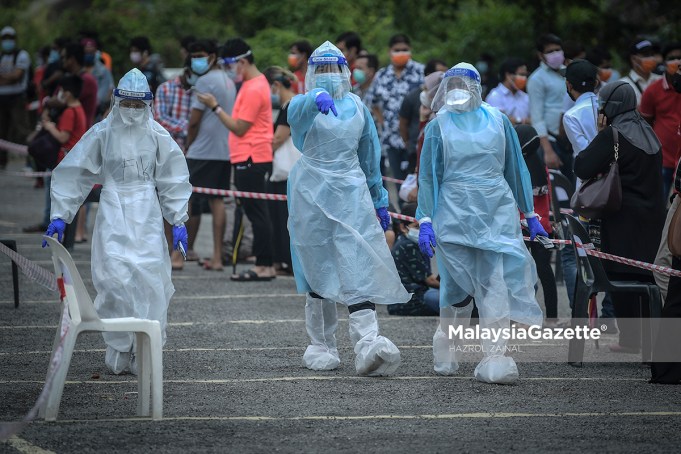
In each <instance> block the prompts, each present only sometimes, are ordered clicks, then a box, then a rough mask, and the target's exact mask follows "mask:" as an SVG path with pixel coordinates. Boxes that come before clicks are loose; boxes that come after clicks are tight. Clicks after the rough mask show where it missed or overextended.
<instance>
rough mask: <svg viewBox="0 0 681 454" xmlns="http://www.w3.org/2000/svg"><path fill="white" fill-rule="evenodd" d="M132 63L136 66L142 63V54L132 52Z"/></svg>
mask: <svg viewBox="0 0 681 454" xmlns="http://www.w3.org/2000/svg"><path fill="white" fill-rule="evenodd" d="M130 61H131V62H133V63H134V64H135V65H136V64H137V63H139V62H141V61H142V52H130Z"/></svg>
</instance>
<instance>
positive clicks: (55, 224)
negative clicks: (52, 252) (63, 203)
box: [43, 219, 66, 247]
mask: <svg viewBox="0 0 681 454" xmlns="http://www.w3.org/2000/svg"><path fill="white" fill-rule="evenodd" d="M64 229H66V222H64V220H63V219H54V220H52V222H50V225H48V226H47V231H46V232H45V236H53V235H54V234H55V233H56V234H57V241H59V242H60V243H61V240H62V238H63V237H64ZM45 246H47V241H45V240H43V247H45Z"/></svg>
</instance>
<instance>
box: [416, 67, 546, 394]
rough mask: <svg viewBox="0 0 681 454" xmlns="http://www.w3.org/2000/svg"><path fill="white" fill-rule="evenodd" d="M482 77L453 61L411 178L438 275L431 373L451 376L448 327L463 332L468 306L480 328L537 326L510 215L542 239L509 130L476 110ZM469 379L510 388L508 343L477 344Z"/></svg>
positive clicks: (530, 270) (491, 112)
mask: <svg viewBox="0 0 681 454" xmlns="http://www.w3.org/2000/svg"><path fill="white" fill-rule="evenodd" d="M481 92H482V88H481V85H480V74H479V73H478V71H477V70H476V69H475V67H473V66H472V65H470V64H468V63H459V64H458V65H456V66H454V67H453V68H451V69H450V70H448V71H447V72H446V73H445V75H444V78H443V80H442V82H441V83H440V87H439V88H438V91H437V93H436V94H435V97H434V98H433V103H432V109H433V111H434V112H437V117H436V120H435V121H431V122H430V123H428V126H426V130H425V141H424V144H423V150H422V152H421V162H420V166H419V168H420V172H419V194H418V209H417V211H416V217H417V219H418V220H419V225H420V229H419V247H420V248H421V251H422V252H423V254H425V255H427V256H429V257H432V256H433V252H435V255H436V259H437V264H438V270H439V272H440V279H441V281H440V324H439V326H438V328H437V330H436V332H435V336H434V337H433V355H434V368H435V371H436V372H437V373H439V374H442V375H450V374H453V373H455V372H456V371H457V369H458V367H459V364H458V361H459V359H460V358H459V354H460V352H461V351H462V349H461V341H460V340H458V338H457V337H456V336H452V339H450V338H449V334H450V333H449V327H450V325H451V326H453V327H454V328H456V327H459V326H461V327H462V328H463V329H465V328H468V325H469V321H470V316H471V311H472V310H473V304H472V303H471V298H470V297H471V296H472V297H473V298H475V304H476V305H477V307H478V311H479V315H480V328H492V329H501V328H509V327H510V321H511V320H513V321H516V322H519V323H523V324H526V325H541V323H542V319H543V316H542V311H541V308H540V307H539V305H538V304H537V300H536V299H535V295H534V285H535V283H536V281H537V272H536V268H535V264H534V261H533V259H532V256H531V255H530V254H529V252H528V250H527V247H526V246H525V245H524V244H523V237H522V234H521V229H520V223H519V221H518V209H520V211H522V212H523V213H524V214H525V217H526V218H527V222H528V227H529V230H530V234H531V238H532V239H534V238H535V237H536V236H537V235H543V236H547V234H546V232H545V231H544V229H543V228H542V227H541V224H540V223H539V220H538V219H537V217H536V215H535V213H534V206H533V200H532V184H531V181H530V175H529V172H528V170H527V167H526V165H525V161H524V159H523V155H522V152H521V149H520V144H519V143H518V137H517V135H516V132H515V130H514V129H513V126H512V125H511V122H510V121H509V120H508V118H507V117H506V116H505V115H504V114H502V113H501V112H500V111H499V110H497V109H496V108H494V107H492V106H490V105H488V104H486V103H483V102H482V97H481ZM481 342H482V349H483V352H484V353H483V354H484V357H483V359H482V361H481V362H480V363H479V364H478V365H477V367H476V368H475V378H476V379H478V380H480V381H483V382H488V383H512V382H514V381H515V380H516V379H517V378H518V368H517V366H516V364H515V361H514V360H513V358H511V357H510V356H505V351H506V347H507V341H505V340H503V339H499V340H497V341H496V342H494V341H493V340H482V341H481Z"/></svg>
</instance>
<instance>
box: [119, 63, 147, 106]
mask: <svg viewBox="0 0 681 454" xmlns="http://www.w3.org/2000/svg"><path fill="white" fill-rule="evenodd" d="M114 96H117V97H119V98H125V99H139V100H140V101H149V100H151V99H152V98H153V94H152V93H151V89H150V88H149V81H147V77H146V76H145V75H144V74H143V73H142V71H140V70H139V69H137V68H133V69H131V70H130V71H128V72H127V73H126V74H125V75H124V76H123V77H121V80H120V81H118V87H117V88H116V89H115V90H114Z"/></svg>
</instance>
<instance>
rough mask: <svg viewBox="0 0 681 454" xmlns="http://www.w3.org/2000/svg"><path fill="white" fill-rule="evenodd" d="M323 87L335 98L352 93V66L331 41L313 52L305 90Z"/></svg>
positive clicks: (308, 65)
mask: <svg viewBox="0 0 681 454" xmlns="http://www.w3.org/2000/svg"><path fill="white" fill-rule="evenodd" d="M315 88H322V89H324V90H326V91H327V92H329V94H330V95H331V96H332V97H333V98H334V99H341V98H343V97H344V96H345V95H347V94H348V93H350V88H351V87H350V68H349V67H348V62H347V60H346V59H345V57H344V56H343V53H342V52H341V51H340V50H339V49H338V48H337V47H336V46H334V45H333V44H331V43H330V42H329V41H326V42H325V43H324V44H322V45H321V46H319V47H318V48H317V49H315V51H314V52H312V55H311V56H310V58H309V60H308V62H307V74H306V75H305V91H310V90H313V89H315Z"/></svg>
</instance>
